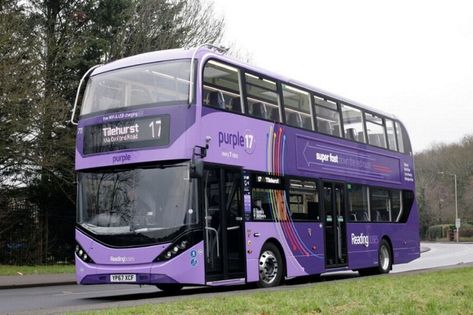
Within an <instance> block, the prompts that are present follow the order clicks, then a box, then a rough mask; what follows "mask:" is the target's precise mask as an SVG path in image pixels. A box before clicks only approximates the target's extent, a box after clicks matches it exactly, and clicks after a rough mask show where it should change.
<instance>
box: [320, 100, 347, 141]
mask: <svg viewBox="0 0 473 315" xmlns="http://www.w3.org/2000/svg"><path fill="white" fill-rule="evenodd" d="M314 102H315V115H316V117H317V130H318V131H319V132H320V133H324V134H327V135H332V136H337V137H341V136H342V127H341V123H340V112H339V111H338V106H337V103H335V102H333V101H330V100H325V99H323V98H320V97H318V96H314Z"/></svg>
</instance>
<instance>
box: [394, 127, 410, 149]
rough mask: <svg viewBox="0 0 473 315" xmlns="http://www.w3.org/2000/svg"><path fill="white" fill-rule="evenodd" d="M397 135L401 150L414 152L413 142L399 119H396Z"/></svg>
mask: <svg viewBox="0 0 473 315" xmlns="http://www.w3.org/2000/svg"><path fill="white" fill-rule="evenodd" d="M396 136H397V143H398V144H399V152H401V153H412V148H411V142H410V140H409V136H408V134H407V131H406V129H405V128H404V126H403V125H401V124H400V123H399V122H398V121H396Z"/></svg>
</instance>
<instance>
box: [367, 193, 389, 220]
mask: <svg viewBox="0 0 473 315" xmlns="http://www.w3.org/2000/svg"><path fill="white" fill-rule="evenodd" d="M389 199H390V198H389V191H388V190H387V189H384V188H377V187H371V188H370V211H371V221H373V222H390V221H391V211H390V210H391V206H390V200H389Z"/></svg>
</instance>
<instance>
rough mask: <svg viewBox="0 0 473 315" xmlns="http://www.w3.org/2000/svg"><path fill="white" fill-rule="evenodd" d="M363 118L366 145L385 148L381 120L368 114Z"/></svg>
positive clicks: (384, 133)
mask: <svg viewBox="0 0 473 315" xmlns="http://www.w3.org/2000/svg"><path fill="white" fill-rule="evenodd" d="M365 118H366V133H367V134H368V143H369V144H372V145H375V146H377V147H381V148H387V146H386V132H385V129H384V124H383V119H382V118H381V117H378V116H375V115H372V114H369V113H365Z"/></svg>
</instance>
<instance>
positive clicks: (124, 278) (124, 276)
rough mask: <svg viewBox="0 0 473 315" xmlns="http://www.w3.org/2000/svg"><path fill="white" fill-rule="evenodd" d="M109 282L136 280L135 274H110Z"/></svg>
mask: <svg viewBox="0 0 473 315" xmlns="http://www.w3.org/2000/svg"><path fill="white" fill-rule="evenodd" d="M110 282H136V275H135V274H120V275H110Z"/></svg>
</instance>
